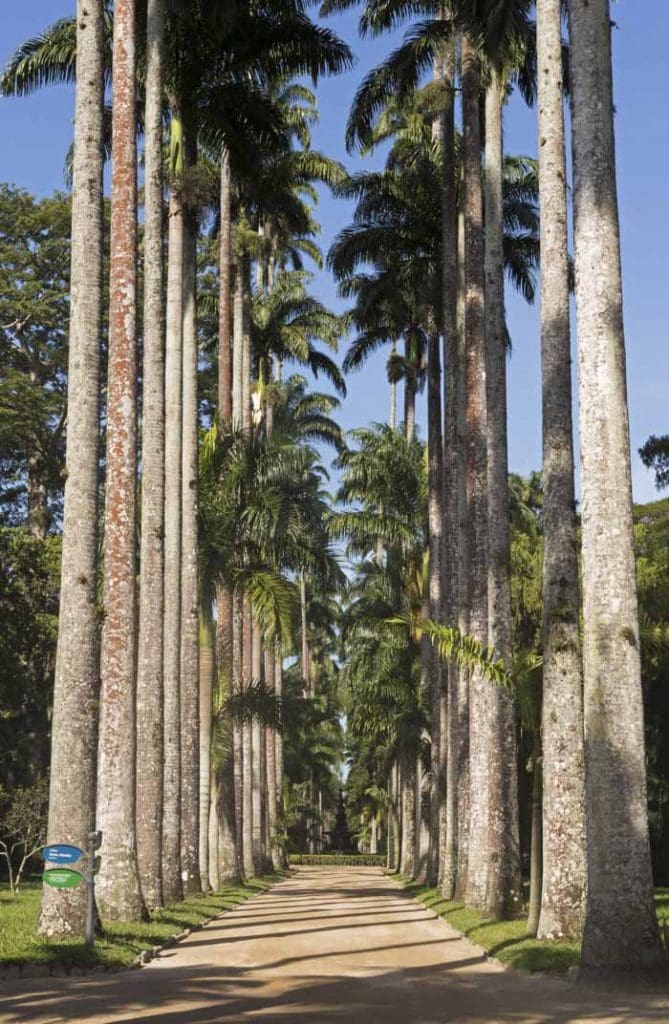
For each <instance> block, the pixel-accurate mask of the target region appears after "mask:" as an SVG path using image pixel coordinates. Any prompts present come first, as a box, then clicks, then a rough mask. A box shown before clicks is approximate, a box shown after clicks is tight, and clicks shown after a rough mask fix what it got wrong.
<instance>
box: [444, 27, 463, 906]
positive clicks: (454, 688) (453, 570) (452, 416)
mask: <svg viewBox="0 0 669 1024" xmlns="http://www.w3.org/2000/svg"><path fill="white" fill-rule="evenodd" d="M442 75H443V83H444V87H445V89H446V97H445V101H444V107H443V109H442V114H441V145H442V191H441V252H442V257H441V259H442V284H441V296H442V328H441V329H442V336H443V361H444V436H443V441H444V448H443V517H444V522H443V554H442V579H443V585H442V595H441V596H442V616H443V621H444V623H445V624H446V625H447V626H451V627H454V626H457V625H458V605H459V602H458V536H459V531H458V423H457V415H458V395H457V390H458V374H459V359H458V327H457V310H456V305H457V258H458V257H457V250H458V243H457V211H456V189H455V104H454V78H455V53H454V46H453V44H451V45H450V46H449V48H448V50H447V52H446V54H445V56H444V60H443V62H442ZM443 673H444V683H445V685H443V684H442V714H441V755H442V763H443V762H445V768H446V778H445V780H444V785H445V799H444V800H443V801H442V807H441V819H440V823H439V844H440V851H439V868H440V877H439V882H440V885H441V887H442V889H443V892H444V894H445V895H446V896H447V897H448V898H450V897H452V895H453V892H454V888H455V880H456V873H457V850H458V760H459V749H460V743H461V739H460V719H459V716H458V714H457V712H456V710H455V709H457V707H458V669H457V666H456V665H455V664H454V663H453V662H451V663H449V664H447V665H444V667H443ZM447 708H450V709H452V710H451V713H450V714H448V713H447V710H446V709H447ZM442 770H443V768H442Z"/></svg>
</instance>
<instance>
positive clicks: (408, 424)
mask: <svg viewBox="0 0 669 1024" xmlns="http://www.w3.org/2000/svg"><path fill="white" fill-rule="evenodd" d="M411 349H412V345H411V342H410V341H409V339H408V338H407V339H406V340H405V342H404V353H405V359H406V362H407V364H409V363H410V362H411V358H412V356H411ZM404 429H405V431H406V439H407V441H413V439H414V437H415V435H416V374H415V371H414V370H413V368H411V367H410V366H408V365H407V370H406V376H405V378H404Z"/></svg>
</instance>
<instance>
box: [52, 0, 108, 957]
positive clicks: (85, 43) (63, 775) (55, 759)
mask: <svg viewBox="0 0 669 1024" xmlns="http://www.w3.org/2000/svg"><path fill="white" fill-rule="evenodd" d="M103 16H104V8H103V3H102V0H93V2H92V3H91V2H89V0H85V2H84V0H79V2H78V3H77V19H76V40H77V52H76V69H77V82H78V84H77V90H76V120H75V144H74V158H73V176H72V272H71V293H72V300H71V314H70V354H69V376H68V399H69V400H68V405H69V416H68V425H67V463H66V465H67V477H66V482H65V503H64V519H63V552H62V569H61V590H60V619H59V627H58V653H57V658H56V676H55V688H54V698H53V720H52V726H51V737H52V738H51V779H52V780H53V782H52V785H51V789H50V793H49V823H48V836H49V840H50V841H51V842H64V841H65V842H71V843H73V844H75V845H76V846H79V847H80V848H82V849H86V843H87V840H88V834H89V833H90V831H91V830H92V829H93V828H94V825H95V769H96V736H97V703H96V702H97V691H98V619H97V607H96V605H97V601H96V568H97V528H96V525H97V486H98V450H99V441H98V438H99V408H98V403H99V392H100V381H99V366H100V361H99V360H100V339H101V328H102V159H103V158H102V132H103V125H102V120H103V88H104V85H103V83H104V65H103V49H104V17H103ZM85 923H86V896H85V893H84V891H83V888H82V887H78V888H76V889H70V890H68V891H67V892H66V893H62V892H56V891H55V890H52V889H50V888H48V887H45V888H44V893H43V896H42V908H41V914H40V924H39V929H40V932H41V933H42V934H43V935H46V936H48V937H50V938H66V937H70V936H81V935H83V934H84V931H85Z"/></svg>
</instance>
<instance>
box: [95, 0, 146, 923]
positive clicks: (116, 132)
mask: <svg viewBox="0 0 669 1024" xmlns="http://www.w3.org/2000/svg"><path fill="white" fill-rule="evenodd" d="M113 46H114V74H113V90H114V106H113V111H112V158H113V163H112V185H111V243H110V245H111V252H110V268H111V270H110V281H109V295H110V299H109V359H108V366H109V369H108V382H107V450H106V486H105V514H104V531H105V535H104V578H103V603H104V610H105V616H104V623H103V627H102V651H101V659H100V735H99V741H98V792H97V826H98V828H99V829H100V831H101V832H102V843H103V845H102V848H101V858H102V861H101V867H100V872H99V874H98V877H97V881H96V894H97V899H98V906H99V907H100V910H101V912H102V916H103V917H104V918H111V919H121V920H126V921H132V920H136V919H138V918H140V917H141V916H142V913H143V911H144V907H143V903H142V896H141V892H140V888H139V872H138V868H137V842H136V835H135V753H136V751H135V649H136V641H137V637H136V633H135V629H136V616H135V609H136V593H135V556H136V551H135V528H136V523H135V494H136V477H137V436H136V418H137V143H136V133H135V125H136V117H137V111H136V99H135V4H134V0H118V2H117V3H116V5H115V8H114V43H113Z"/></svg>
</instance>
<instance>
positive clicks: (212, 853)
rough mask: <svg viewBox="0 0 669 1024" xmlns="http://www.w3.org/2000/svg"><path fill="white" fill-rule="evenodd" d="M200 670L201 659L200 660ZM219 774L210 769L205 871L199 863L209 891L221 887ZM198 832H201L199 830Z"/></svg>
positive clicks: (201, 874) (216, 890)
mask: <svg viewBox="0 0 669 1024" xmlns="http://www.w3.org/2000/svg"><path fill="white" fill-rule="evenodd" d="M200 671H202V661H200ZM200 778H201V776H200ZM218 783H219V775H218V773H217V772H214V771H212V773H211V780H210V784H209V810H208V812H207V827H208V829H209V834H208V836H207V857H208V861H207V871H206V873H205V872H203V871H202V863H200V877H201V878H204V879H206V880H207V886H208V889H209V891H211V892H218V891H219V889H220V888H221V874H220V871H219V856H220V851H219V833H220V822H219V820H218V808H219V793H218ZM200 829H202V814H200ZM200 834H202V833H201V832H200ZM200 857H202V843H200ZM202 888H203V890H204V891H207V890H206V889H205V885H204V883H203V885H202Z"/></svg>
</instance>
